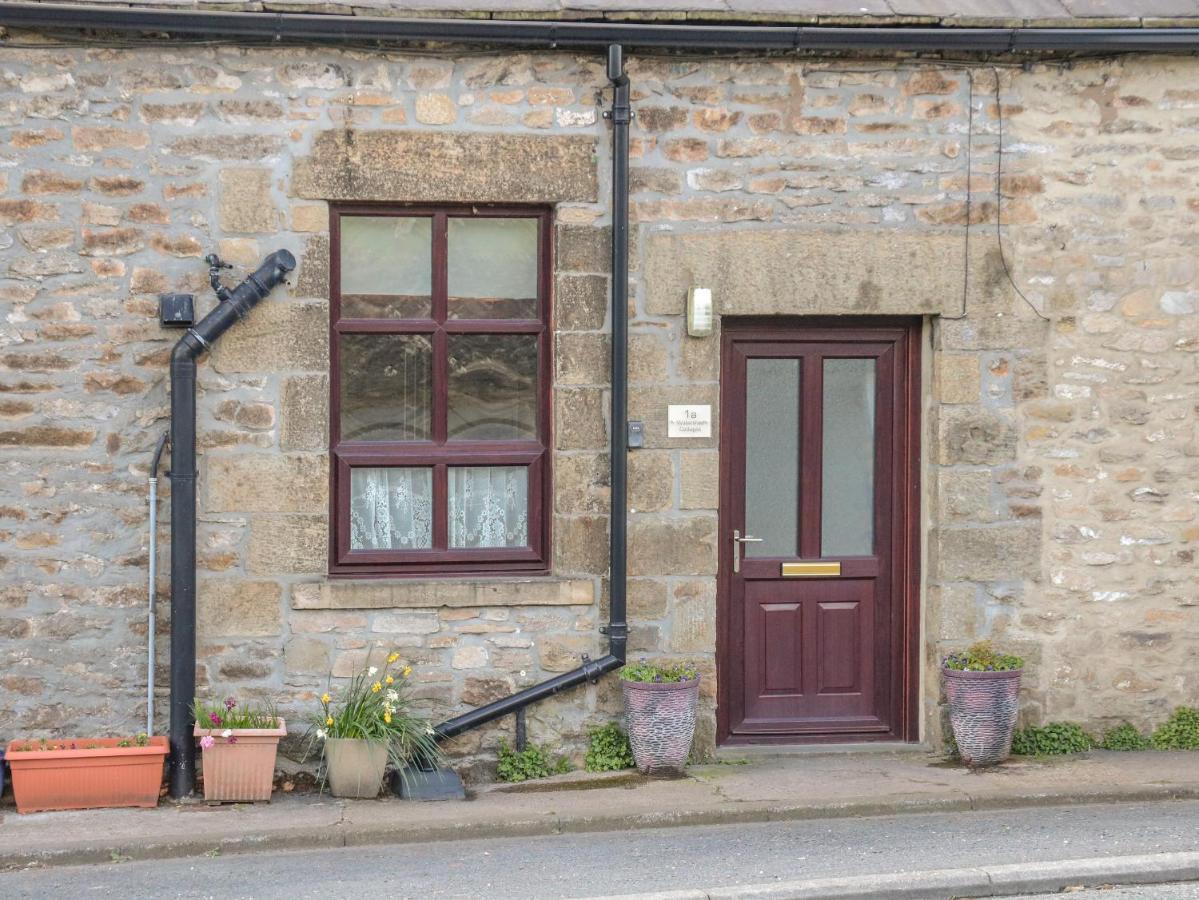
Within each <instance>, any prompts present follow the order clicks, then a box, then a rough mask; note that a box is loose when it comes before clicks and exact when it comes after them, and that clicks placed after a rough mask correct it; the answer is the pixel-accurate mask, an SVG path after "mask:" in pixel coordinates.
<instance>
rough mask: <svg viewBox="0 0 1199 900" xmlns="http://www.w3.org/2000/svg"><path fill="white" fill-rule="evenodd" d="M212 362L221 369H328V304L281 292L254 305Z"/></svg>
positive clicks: (218, 347) (222, 342)
mask: <svg viewBox="0 0 1199 900" xmlns="http://www.w3.org/2000/svg"><path fill="white" fill-rule="evenodd" d="M212 366H213V368H214V369H216V370H217V371H218V372H221V373H224V374H231V373H236V372H263V373H270V374H274V373H276V372H280V371H287V370H293V371H294V370H300V371H316V372H327V371H328V369H329V308H328V306H327V305H326V304H324V303H297V302H295V301H293V300H288V299H286V298H281V297H279V296H278V295H275V296H273V297H270V298H267V299H266V300H264V301H263V302H262V303H260V304H259V305H258V306H256V307H255V308H254V309H253V310H252V311H251V312H250V314H249V315H248V316H246V318H245V319H244V320H243V321H241V322H239V323H238V325H237V327H236V328H230V329H229V331H228V332H226V334H225V335H224V336H223V337H222V338H221V340H220V341H218V342H217V344H216V346H215V347H214V348H213V352H212Z"/></svg>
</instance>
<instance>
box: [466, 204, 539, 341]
mask: <svg viewBox="0 0 1199 900" xmlns="http://www.w3.org/2000/svg"><path fill="white" fill-rule="evenodd" d="M447 229H448V234H447V241H448V252H449V301H448V306H449V317H450V318H451V319H535V318H537V220H536V219H461V218H458V219H455V218H451V219H450V221H449V224H448V225H447Z"/></svg>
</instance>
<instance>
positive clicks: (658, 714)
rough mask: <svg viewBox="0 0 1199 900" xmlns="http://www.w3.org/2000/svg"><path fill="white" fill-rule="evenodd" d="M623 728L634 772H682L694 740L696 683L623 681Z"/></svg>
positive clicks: (697, 681)
mask: <svg viewBox="0 0 1199 900" xmlns="http://www.w3.org/2000/svg"><path fill="white" fill-rule="evenodd" d="M621 684H622V685H623V687H624V713H625V724H626V725H627V730H628V733H629V745H630V746H631V747H632V748H633V759H634V760H635V761H636V763H637V768H638V769H639V770H640V771H642V772H644V773H647V774H667V773H671V772H681V771H682V770H683V767H684V766H686V765H687V755H688V754H689V753H690V752H691V739H692V738H693V737H694V736H695V709H696V706H697V704H698V702H699V679H698V678H693V679H691V680H690V681H679V682H676V683H666V684H656V683H651V682H639V681H622V682H621Z"/></svg>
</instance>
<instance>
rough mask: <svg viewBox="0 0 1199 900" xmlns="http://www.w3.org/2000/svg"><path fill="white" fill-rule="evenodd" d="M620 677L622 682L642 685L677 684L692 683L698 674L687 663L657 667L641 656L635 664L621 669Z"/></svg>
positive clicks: (693, 667)
mask: <svg viewBox="0 0 1199 900" xmlns="http://www.w3.org/2000/svg"><path fill="white" fill-rule="evenodd" d="M620 677H621V679H622V680H623V681H637V682H641V683H643V684H646V683H654V684H677V683H678V682H680V681H694V680H695V679H696V678H699V673H698V672H697V671H696V670H695V666H693V665H690V664H689V663H675V664H673V665H658V664H657V663H651V662H646V660H645V657H644V656H643V657H641V659H640V660H638V661H637V662H635V663H629V664H628V665H627V666H625V667H624V668H623V669H621V670H620Z"/></svg>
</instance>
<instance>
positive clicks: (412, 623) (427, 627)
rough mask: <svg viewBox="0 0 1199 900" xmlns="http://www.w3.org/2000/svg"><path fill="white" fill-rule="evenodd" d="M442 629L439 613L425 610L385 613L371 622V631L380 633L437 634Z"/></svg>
mask: <svg viewBox="0 0 1199 900" xmlns="http://www.w3.org/2000/svg"><path fill="white" fill-rule="evenodd" d="M440 630H441V621H440V620H439V619H438V618H437V613H436V612H432V611H424V610H420V611H416V610H412V611H405V612H399V613H383V614H380V615H377V616H375V619H374V621H373V622H372V623H371V631H373V632H376V633H380V634H436V633H437V632H439V631H440Z"/></svg>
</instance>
